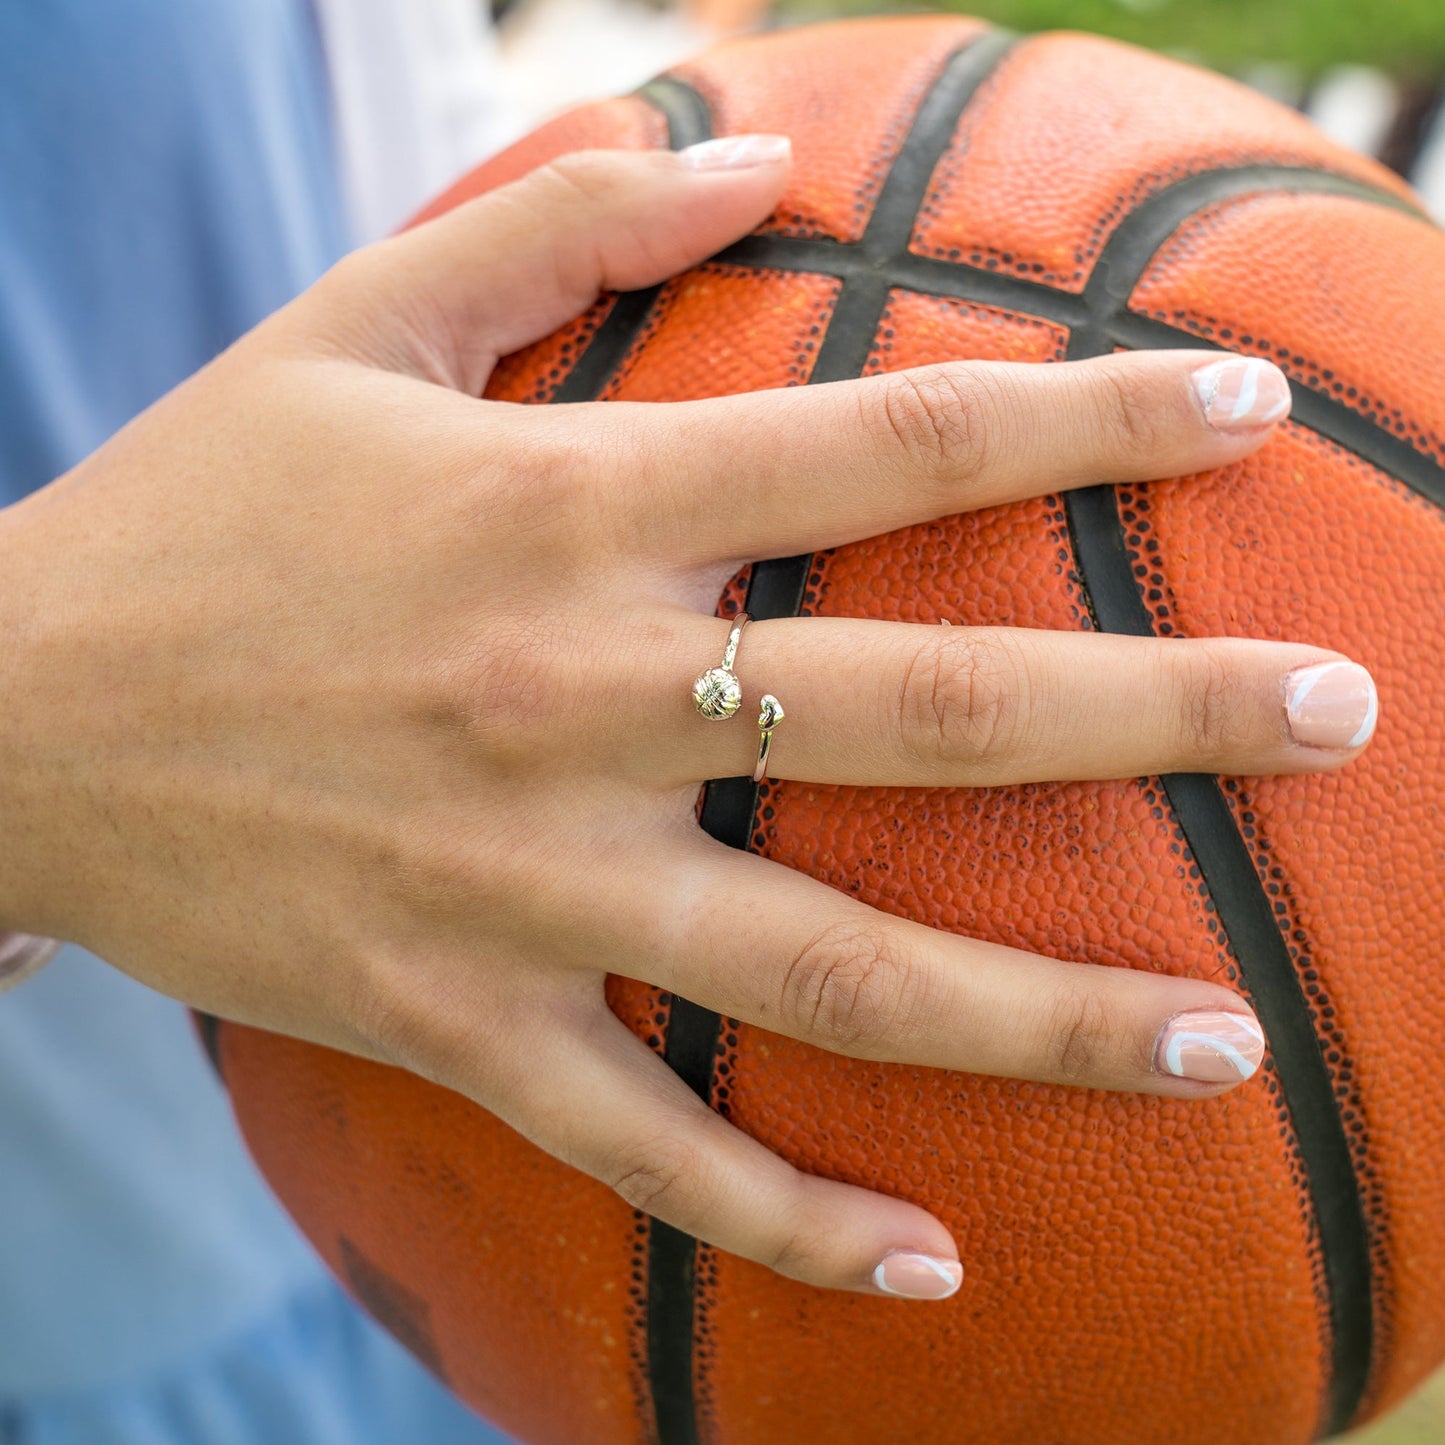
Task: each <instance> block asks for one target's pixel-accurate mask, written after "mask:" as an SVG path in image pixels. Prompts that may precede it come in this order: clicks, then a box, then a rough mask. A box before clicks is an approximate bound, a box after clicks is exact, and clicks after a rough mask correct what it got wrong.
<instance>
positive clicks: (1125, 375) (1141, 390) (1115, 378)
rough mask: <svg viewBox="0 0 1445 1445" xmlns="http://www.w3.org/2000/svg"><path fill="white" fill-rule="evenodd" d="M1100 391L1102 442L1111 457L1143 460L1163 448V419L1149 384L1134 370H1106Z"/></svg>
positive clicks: (1155, 393) (1100, 377) (1101, 378)
mask: <svg viewBox="0 0 1445 1445" xmlns="http://www.w3.org/2000/svg"><path fill="white" fill-rule="evenodd" d="M1099 381H1100V385H1101V386H1102V388H1103V391H1104V395H1103V401H1104V403H1105V404H1104V407H1103V423H1104V429H1105V430H1104V440H1105V444H1106V446H1107V448H1108V450H1109V452H1110V454H1111V455H1113V456H1119V457H1125V458H1129V459H1145V458H1149V457H1152V456H1154V455H1156V454H1157V453H1158V452H1159V451H1160V450H1161V447H1162V445H1163V441H1164V431H1165V424H1166V418H1165V414H1164V412H1163V411H1162V409H1161V408H1160V406H1159V401H1158V396H1157V392H1156V388H1155V386H1154V384H1153V383H1152V381H1151V380H1150V379H1149V378H1148V377H1147V376H1144V375H1143V374H1141V373H1140V372H1139V371H1138V370H1137V369H1136V368H1132V367H1118V366H1105V367H1101V368H1100V371H1099Z"/></svg>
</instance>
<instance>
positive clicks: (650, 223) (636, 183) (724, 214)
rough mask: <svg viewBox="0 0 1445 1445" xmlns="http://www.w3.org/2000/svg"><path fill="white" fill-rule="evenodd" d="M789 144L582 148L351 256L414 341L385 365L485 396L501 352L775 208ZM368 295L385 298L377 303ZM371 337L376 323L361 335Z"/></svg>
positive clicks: (661, 274) (667, 271)
mask: <svg viewBox="0 0 1445 1445" xmlns="http://www.w3.org/2000/svg"><path fill="white" fill-rule="evenodd" d="M791 161H792V150H791V144H790V142H789V140H788V138H787V137H786V136H774V135H740V136H725V137H723V138H721V139H718V140H712V141H704V142H703V143H702V144H701V145H695V146H690V147H689V148H688V149H686V150H682V151H676V152H674V151H579V152H576V153H574V154H572V155H566V156H561V157H559V158H558V159H557V160H555V161H552V162H551V163H549V164H548V165H545V166H542V167H540V168H539V169H538V170H535V171H533V172H532V173H531V174H530V175H527V176H524V177H523V178H522V179H521V180H519V181H515V182H513V183H512V184H510V185H506V186H501V187H499V188H498V189H497V190H495V191H491V192H489V193H487V194H485V195H482V196H478V197H477V198H476V199H474V200H470V201H467V202H465V203H464V204H463V205H460V206H458V207H457V208H456V209H455V210H454V211H449V212H447V213H446V214H445V215H442V216H438V217H437V218H435V219H434V220H430V221H426V222H424V223H423V224H421V225H420V226H417V227H415V228H414V229H413V230H410V231H407V232H404V233H403V234H401V235H399V236H396V237H393V238H392V239H390V240H387V241H383V242H381V243H379V244H378V245H375V246H370V247H367V248H366V249H365V250H364V251H360V252H357V253H356V255H355V256H354V257H351V258H348V260H347V262H344V263H343V268H341V269H345V270H348V271H349V272H350V273H351V276H352V278H353V279H354V280H355V281H356V282H359V283H360V286H361V288H362V290H363V291H364V292H365V293H366V296H365V299H363V298H361V297H358V298H357V299H358V300H361V301H362V304H363V305H365V304H367V302H369V301H373V300H374V302H375V304H377V305H382V306H384V307H385V309H386V312H387V313H388V314H389V315H391V316H392V317H396V318H399V319H401V320H402V321H403V322H404V323H405V325H406V327H407V329H408V330H409V331H410V332H411V333H412V334H411V335H410V336H409V337H407V338H406V341H408V342H410V343H411V344H405V345H404V346H403V348H402V350H401V352H400V353H399V352H398V350H397V349H396V342H397V340H398V338H397V337H396V336H395V335H392V336H391V337H388V338H387V342H388V344H387V345H386V346H385V355H384V356H379V357H378V360H380V361H381V363H382V364H384V365H388V366H396V365H398V362H399V361H400V365H401V366H402V367H404V368H405V369H407V370H415V371H417V372H418V373H419V374H423V375H425V376H426V377H427V378H428V379H431V380H440V381H444V382H446V384H448V385H451V386H455V387H457V388H458V389H460V390H465V391H470V392H471V393H472V394H474V395H475V394H477V393H479V392H480V391H481V389H482V387H483V386H484V385H485V384H486V378H487V376H488V374H489V373H490V371H491V368H492V366H493V365H494V364H495V362H496V360H497V358H498V357H500V356H505V355H507V354H508V353H509V352H512V351H516V350H518V349H519V348H521V347H523V346H526V345H528V344H529V343H530V342H533V341H536V340H538V339H540V338H541V337H543V336H546V335H547V334H548V333H550V332H552V331H555V330H556V329H557V327H559V326H561V325H563V324H564V323H565V322H567V321H570V320H572V318H573V317H575V316H578V315H580V314H581V313H582V312H583V311H585V310H586V309H587V307H588V306H590V305H591V304H592V302H593V301H595V300H596V299H597V296H598V295H599V293H601V292H602V291H629V290H635V289H637V288H638V287H642V286H652V285H655V284H656V283H657V282H659V281H662V280H664V279H666V278H667V277H669V276H672V275H675V274H676V273H677V272H679V271H683V270H686V269H687V268H688V267H689V266H694V265H696V264H697V263H698V262H699V261H702V260H704V259H705V258H706V257H708V256H710V255H712V254H713V253H714V252H716V251H720V250H721V249H722V248H723V247H724V246H726V245H728V244H729V243H730V242H732V241H735V240H737V239H738V238H739V237H740V236H743V235H746V234H747V233H748V232H749V231H750V230H752V229H753V227H754V226H756V225H757V224H758V223H759V222H760V221H762V220H763V219H764V218H765V217H766V216H767V215H768V214H769V212H770V211H771V210H772V209H773V207H774V206H775V205H776V203H777V200H778V197H779V195H780V194H781V193H782V189H783V183H784V181H785V180H786V179H787V175H788V171H789V168H790V165H791ZM373 288H377V289H379V290H381V291H382V293H383V294H382V295H375V296H373V295H372V292H373ZM365 331H366V332H367V333H370V334H371V335H372V336H376V335H377V331H376V315H375V312H373V313H372V317H371V320H370V325H368V326H367V327H366V328H365Z"/></svg>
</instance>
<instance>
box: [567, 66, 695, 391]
mask: <svg viewBox="0 0 1445 1445" xmlns="http://www.w3.org/2000/svg"><path fill="white" fill-rule="evenodd" d="M635 94H636V96H637V98H638V99H639V100H642V101H645V102H646V103H647V104H648V105H650V106H652V108H653V109H654V110H657V111H660V112H661V114H662V116H663V118H664V119H665V120H666V121H667V142H668V145H670V146H671V147H672V149H673V150H682V149H683V147H684V146H690V145H696V144H697V142H698V141H704V140H708V139H709V138H710V137H711V136H712V116H711V114H710V113H709V111H708V106H707V101H705V100H704V99H703V98H702V96H700V95H699V94H698V93H697V91H695V90H694V89H693V88H692V87H691V86H690V85H687V84H685V83H684V82H683V81H681V80H676V79H674V78H673V77H672V76H668V75H664V76H659V77H658V78H657V79H656V80H651V81H649V82H648V83H647V84H646V85H644V86H643V87H642V89H641V90H638V91H636V92H635ZM661 294H662V287H661V286H648V287H645V288H644V289H643V290H641V291H624V292H622V293H621V294H620V295H619V296H618V298H617V300H616V301H614V302H613V303H612V310H611V311H609V312H608V313H607V315H606V317H605V318H604V320H603V321H602V324H601V325H600V326H598V328H597V330H596V332H595V333H594V334H593V336H592V340H591V341H590V342H589V343H588V344H587V348H586V350H585V351H583V353H582V354H581V356H579V357H578V358H577V361H576V364H575V365H574V366H573V367H572V370H571V371H569V372H568V373H567V375H566V376H565V377H563V378H562V382H561V385H559V386H558V388H557V392H556V395H555V396H553V398H552V400H553V401H554V402H560V403H566V402H574V401H595V400H596V399H597V398H598V397H599V396H600V395H601V394H602V391H603V389H604V388H605V387H606V385H607V383H608V382H609V381H611V380H612V378H613V377H614V376H615V375H616V374H617V368H618V367H619V366H621V365H622V362H623V360H624V358H625V357H626V356H627V353H628V352H629V351H630V350H631V349H632V344H633V342H634V341H636V339H637V337H638V335H639V333H640V332H641V331H642V328H643V327H644V326H646V325H647V319H648V317H649V316H651V314H652V308H653V306H654V305H655V304H656V302H657V298H658V297H659V296H660V295H661Z"/></svg>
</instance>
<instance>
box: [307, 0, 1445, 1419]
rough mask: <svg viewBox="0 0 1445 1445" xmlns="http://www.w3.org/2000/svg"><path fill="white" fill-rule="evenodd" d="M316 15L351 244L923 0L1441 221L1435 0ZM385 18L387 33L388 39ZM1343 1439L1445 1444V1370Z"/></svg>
mask: <svg viewBox="0 0 1445 1445" xmlns="http://www.w3.org/2000/svg"><path fill="white" fill-rule="evenodd" d="M318 9H319V11H320V16H321V19H322V21H323V30H324V32H325V34H326V40H327V47H328V50H329V51H330V52H331V58H332V63H333V68H334V72H335V86H336V99H337V106H338V112H339V114H338V120H339V122H340V131H341V135H342V142H343V146H342V148H343V151H344V153H345V154H344V157H343V159H344V161H345V162H346V167H347V172H348V184H349V188H350V203H351V209H352V212H353V220H354V229H355V231H356V235H357V238H358V239H361V240H365V239H370V238H371V237H373V236H376V235H380V234H382V233H383V232H385V231H387V230H390V229H391V228H392V227H394V226H395V225H397V224H399V223H400V222H401V221H402V220H403V219H404V218H405V216H406V215H407V214H408V213H409V212H410V211H411V210H412V209H414V208H415V207H416V206H417V205H419V204H420V203H421V202H422V201H423V200H424V199H426V198H427V196H429V195H430V194H431V193H433V192H434V191H436V190H437V189H438V188H439V187H440V186H441V185H444V184H445V183H446V182H447V181H448V180H450V179H451V178H452V176H454V175H455V174H457V173H460V172H461V171H462V170H464V169H466V168H467V167H469V166H470V165H471V164H473V163H474V162H475V161H477V160H479V159H481V158H482V157H483V156H485V155H486V154H487V153H489V152H491V151H494V150H496V149H499V148H500V147H501V146H502V145H505V144H506V143H507V142H509V141H510V140H512V139H514V138H515V137H517V136H519V135H521V134H523V133H525V132H526V131H528V130H530V129H532V128H533V127H534V126H536V125H537V124H539V123H540V122H541V121H543V120H545V119H547V118H548V117H549V116H551V115H552V114H555V113H556V112H558V111H560V110H562V109H565V108H566V107H568V106H570V105H574V104H577V103H579V102H581V101H585V100H591V99H597V98H601V97H604V96H608V95H614V94H617V93H618V92H620V91H626V90H630V89H632V88H633V87H635V86H637V85H639V84H641V83H642V82H643V81H645V80H647V79H648V78H649V77H651V76H652V75H654V74H656V73H657V72H659V71H661V70H664V69H666V68H667V67H668V66H670V65H672V64H674V63H676V62H678V61H680V60H682V59H684V58H685V57H687V56H688V55H690V54H692V53H694V52H696V51H698V50H700V49H702V48H704V47H706V46H707V45H709V44H712V43H714V42H715V41H717V40H718V39H721V38H723V37H725V36H728V35H732V34H737V33H742V32H745V31H748V30H752V29H760V28H769V27H776V26H784V25H795V24H800V23H805V22H808V21H817V20H823V19H827V18H829V17H831V16H837V15H862V14H870V13H881V12H887V11H890V10H893V11H900V12H901V11H921V10H929V9H933V10H954V11H957V12H960V13H968V14H975V15H982V16H984V17H985V18H987V19H989V20H992V21H994V22H995V23H997V24H1000V25H1003V26H1007V27H1009V28H1011V29H1016V30H1021V31H1030V30H1044V29H1060V28H1066V29H1083V30H1091V31H1095V32H1099V33H1102V34H1106V35H1111V36H1114V37H1117V38H1119V39H1122V40H1128V41H1133V42H1135V43H1138V44H1142V45H1147V46H1149V47H1151V48H1154V49H1157V50H1162V51H1166V52H1168V53H1171V54H1173V55H1176V56H1178V57H1180V58H1182V59H1186V60H1190V61H1193V62H1195V63H1198V64H1202V65H1208V66H1212V67H1214V68H1216V69H1218V70H1221V71H1223V72H1225V73H1227V74H1230V75H1233V76H1235V77H1236V78H1238V79H1240V80H1242V81H1244V82H1245V83H1247V84H1249V85H1252V86H1254V87H1255V88H1256V89H1259V90H1262V91H1265V92H1266V93H1268V94H1270V95H1272V96H1274V97H1275V98H1276V99H1278V100H1280V101H1282V102H1283V103H1285V104H1287V105H1290V106H1294V107H1296V108H1298V109H1300V110H1302V111H1304V112H1305V113H1306V114H1308V115H1309V116H1310V118H1311V119H1312V120H1313V121H1314V122H1315V123H1316V124H1317V125H1318V126H1320V128H1321V129H1323V130H1324V131H1325V132H1326V133H1328V134H1329V135H1330V136H1332V137H1333V138H1334V139H1335V140H1337V141H1339V142H1341V143H1342V144H1344V145H1347V146H1351V147H1353V148H1355V149H1357V150H1361V151H1365V152H1368V153H1369V154H1372V155H1374V156H1376V157H1378V158H1380V159H1381V160H1383V161H1384V162H1385V163H1386V164H1388V165H1389V166H1391V167H1392V168H1393V169H1395V170H1396V171H1398V172H1399V173H1400V174H1402V175H1404V176H1406V177H1407V178H1409V179H1410V180H1411V181H1412V182H1413V184H1414V185H1415V186H1416V187H1417V189H1418V190H1419V191H1420V192H1421V194H1422V195H1423V196H1424V198H1425V199H1426V201H1427V203H1428V204H1429V205H1430V206H1431V208H1432V209H1433V210H1434V212H1435V214H1436V216H1437V217H1439V218H1440V219H1441V220H1442V222H1445V0H1377V3H1375V4H1373V5H1369V4H1364V3H1361V0H976V3H958V4H953V3H948V0H941V3H937V4H934V5H931V6H930V5H926V4H923V5H920V4H908V5H892V4H889V3H887V0H490V4H488V3H487V0H427V3H425V4H415V5H413V6H411V7H410V8H408V9H407V10H406V11H405V14H406V16H407V19H406V22H405V23H402V22H401V21H400V20H399V19H398V18H397V17H398V15H399V14H401V13H402V12H401V10H400V7H394V6H392V5H390V4H389V0H318ZM378 26H390V27H392V30H393V31H394V33H393V34H391V35H390V36H389V37H388V43H386V44H378V43H377V39H378V37H377V35H376V33H375V28H376V27H378ZM362 42H365V43H362ZM408 50H409V51H411V52H414V53H415V57H420V54H421V52H422V51H423V50H426V51H428V52H429V53H430V54H431V55H432V56H433V57H434V58H433V60H432V61H431V62H430V63H429V64H428V66H427V78H426V83H425V85H424V86H423V87H421V88H420V89H413V90H412V91H411V92H410V93H409V95H408V96H407V98H406V102H405V103H402V102H401V99H400V97H398V98H397V103H395V104H391V105H388V104H387V103H386V87H387V83H388V78H387V76H386V75H385V74H381V73H377V71H376V57H377V56H378V55H391V56H395V55H396V54H398V53H401V52H403V51H408ZM368 57H370V58H369V59H368ZM366 65H369V66H371V72H370V73H363V71H362V67H363V66H366ZM1442 1288H1445V1282H1442ZM1281 1347H1282V1348H1287V1347H1288V1346H1287V1343H1286V1342H1283V1341H1282V1342H1281ZM1120 1445H1127V1442H1120ZM1249 1445H1268V1442H1264V1441H1260V1442H1249ZM1350 1445H1445V1372H1442V1374H1441V1375H1439V1376H1437V1377H1436V1378H1435V1380H1434V1381H1432V1382H1431V1384H1430V1385H1429V1386H1427V1387H1426V1389H1425V1390H1424V1391H1422V1392H1421V1393H1420V1394H1419V1395H1417V1396H1416V1398H1415V1399H1414V1400H1413V1401H1411V1402H1410V1403H1409V1404H1408V1405H1406V1406H1405V1407H1404V1408H1403V1409H1401V1410H1399V1411H1397V1412H1396V1413H1395V1414H1394V1415H1393V1416H1392V1417H1391V1418H1390V1419H1388V1420H1386V1421H1384V1422H1382V1423H1380V1424H1379V1425H1377V1426H1375V1427H1374V1428H1372V1429H1369V1430H1365V1431H1361V1432H1358V1433H1356V1434H1355V1435H1353V1436H1351V1437H1350Z"/></svg>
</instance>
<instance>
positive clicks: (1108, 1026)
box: [1045, 993, 1116, 1084]
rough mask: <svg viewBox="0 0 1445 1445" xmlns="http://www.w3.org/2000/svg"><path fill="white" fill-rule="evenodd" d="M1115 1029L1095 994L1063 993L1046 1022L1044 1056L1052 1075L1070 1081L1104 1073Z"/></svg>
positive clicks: (1088, 1079) (1091, 1078)
mask: <svg viewBox="0 0 1445 1445" xmlns="http://www.w3.org/2000/svg"><path fill="white" fill-rule="evenodd" d="M1115 1032H1116V1029H1115V1024H1114V1020H1113V1017H1112V1016H1111V1014H1110V1012H1109V1009H1108V1007H1107V1006H1106V1005H1105V1003H1104V1001H1103V1000H1102V999H1101V998H1099V997H1098V995H1096V994H1092V993H1070V994H1066V995H1064V996H1063V997H1062V998H1061V999H1060V1000H1059V1001H1058V1002H1057V1003H1056V1004H1055V1006H1054V1009H1053V1013H1052V1017H1051V1018H1050V1019H1049V1024H1048V1039H1047V1043H1046V1045H1045V1058H1046V1059H1047V1061H1048V1063H1049V1065H1050V1066H1051V1069H1052V1077H1054V1078H1056V1079H1058V1080H1060V1081H1061V1082H1063V1083H1069V1084H1085V1083H1090V1082H1093V1081H1095V1080H1097V1079H1098V1078H1099V1077H1100V1076H1101V1074H1103V1073H1104V1072H1105V1065H1106V1064H1107V1062H1108V1060H1109V1058H1110V1055H1111V1053H1112V1050H1113V1046H1114V1040H1115Z"/></svg>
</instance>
